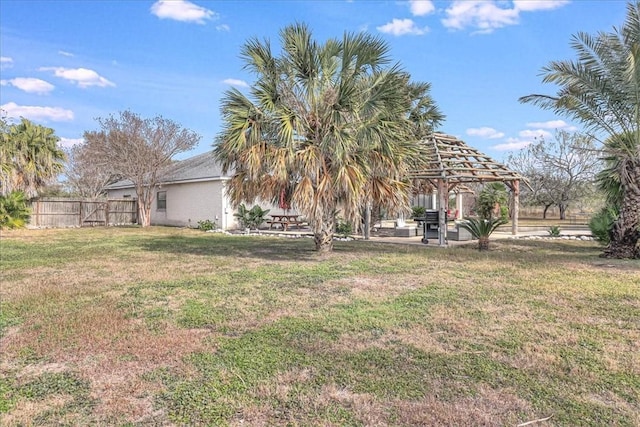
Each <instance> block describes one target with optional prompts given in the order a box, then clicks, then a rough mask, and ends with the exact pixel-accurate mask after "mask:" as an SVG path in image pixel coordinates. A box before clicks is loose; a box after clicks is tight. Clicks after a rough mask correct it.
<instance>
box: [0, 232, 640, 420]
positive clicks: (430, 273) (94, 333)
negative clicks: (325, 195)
mask: <svg viewBox="0 0 640 427" xmlns="http://www.w3.org/2000/svg"><path fill="white" fill-rule="evenodd" d="M2 245H3V257H2V259H0V267H2V269H1V270H0V275H1V276H0V279H1V280H2V281H3V286H2V287H1V288H0V331H2V332H0V334H1V335H0V346H1V347H2V354H0V417H2V418H1V419H0V422H2V423H4V424H7V421H8V422H9V424H8V425H19V424H21V423H23V424H28V421H27V420H28V419H35V420H37V422H38V423H40V424H57V423H67V424H80V425H88V424H98V425H99V424H102V425H107V424H109V425H114V424H116V425H117V424H123V423H127V422H129V423H140V424H145V423H146V424H160V425H162V424H178V425H189V424H191V425H196V424H201V425H225V424H231V425H241V424H242V425H284V424H290V425H327V426H329V425H335V426H339V425H402V426H410V425H416V426H417V425H421V426H422V425H516V424H518V423H520V422H524V421H528V420H532V419H536V418H541V417H544V416H548V415H553V418H552V421H553V423H555V424H558V425H570V424H572V423H573V422H574V421H575V420H580V422H583V423H584V424H588V425H620V426H625V425H637V424H638V416H637V414H638V413H640V407H639V406H638V405H639V404H638V402H637V399H634V397H636V396H637V395H638V394H640V371H639V369H640V368H638V366H640V359H639V357H640V356H639V355H640V325H638V323H637V313H638V312H640V288H639V287H638V279H637V277H640V276H639V275H640V266H639V265H637V263H636V264H632V263H627V262H618V261H615V260H612V261H609V260H608V261H607V263H606V265H604V264H603V261H602V260H601V259H599V258H598V257H597V255H598V253H599V248H598V247H597V246H595V245H594V244H592V243H590V242H571V241H567V242H555V241H549V242H544V241H500V242H495V245H494V246H493V249H492V250H491V251H489V252H488V253H479V252H478V251H476V250H475V249H473V247H456V248H451V249H446V250H442V249H433V248H429V247H424V246H403V245H387V244H385V245H381V244H374V243H367V242H348V243H346V242H337V243H336V251H335V252H334V253H331V254H326V255H323V256H318V255H316V254H315V253H313V252H312V250H311V248H312V246H313V244H312V242H311V241H310V240H307V239H298V240H295V239H277V238H267V237H257V238H254V237H227V236H221V235H213V234H206V233H199V232H197V231H193V230H180V229H169V228H166V229H165V228H150V229H145V230H140V229H135V228H128V229H91V230H88V229H87V230H84V229H83V230H33V231H20V232H15V233H13V232H11V233H7V234H3V236H2ZM609 264H611V265H614V266H616V267H619V268H613V267H609ZM5 283H6V286H5ZM82 401H86V402H88V403H87V404H81V403H80V402H82Z"/></svg>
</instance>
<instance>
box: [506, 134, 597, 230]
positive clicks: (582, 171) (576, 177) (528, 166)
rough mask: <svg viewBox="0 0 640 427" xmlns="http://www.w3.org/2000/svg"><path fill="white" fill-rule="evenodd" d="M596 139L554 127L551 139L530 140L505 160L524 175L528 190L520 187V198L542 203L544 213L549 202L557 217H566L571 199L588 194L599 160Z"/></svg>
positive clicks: (573, 201)
mask: <svg viewBox="0 0 640 427" xmlns="http://www.w3.org/2000/svg"><path fill="white" fill-rule="evenodd" d="M596 153H597V152H596V148H595V142H594V140H593V138H591V137H590V136H587V135H584V134H581V133H569V132H566V131H557V132H556V135H555V140H554V141H545V140H544V139H542V140H540V142H538V143H535V144H532V145H530V146H528V147H527V148H525V149H523V150H521V151H520V152H518V153H517V154H511V155H510V156H509V157H508V159H507V163H508V164H509V166H510V167H511V168H512V169H514V170H516V171H518V172H519V173H520V174H521V175H523V176H525V177H527V179H528V180H529V183H530V185H531V190H530V191H526V190H525V191H523V194H522V198H523V202H524V203H527V204H529V205H534V206H543V207H544V212H543V217H544V218H546V216H547V210H548V209H549V208H550V207H551V206H558V209H559V210H560V219H565V216H566V212H567V208H568V207H569V206H570V204H572V203H576V202H578V201H580V200H581V199H583V198H585V197H588V196H591V195H592V194H593V188H594V185H593V183H594V176H595V173H596V172H597V171H598V167H599V164H600V161H599V158H598V155H597V154H596Z"/></svg>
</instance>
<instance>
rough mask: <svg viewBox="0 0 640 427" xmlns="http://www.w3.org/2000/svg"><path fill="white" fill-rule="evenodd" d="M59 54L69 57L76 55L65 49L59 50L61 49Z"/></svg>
mask: <svg viewBox="0 0 640 427" xmlns="http://www.w3.org/2000/svg"><path fill="white" fill-rule="evenodd" d="M58 55H62V56H68V57H70V58H71V57H73V56H75V55H74V54H73V53H70V52H65V51H64V50H59V51H58Z"/></svg>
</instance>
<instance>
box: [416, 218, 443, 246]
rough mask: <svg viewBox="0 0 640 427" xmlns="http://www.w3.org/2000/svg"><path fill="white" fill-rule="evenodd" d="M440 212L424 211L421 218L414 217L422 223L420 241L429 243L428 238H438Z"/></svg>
mask: <svg viewBox="0 0 640 427" xmlns="http://www.w3.org/2000/svg"><path fill="white" fill-rule="evenodd" d="M439 219H440V213H439V212H438V211H426V212H425V213H424V216H423V217H422V218H415V220H416V221H418V222H421V223H422V243H429V238H432V239H437V238H438V229H439V224H440V221H439Z"/></svg>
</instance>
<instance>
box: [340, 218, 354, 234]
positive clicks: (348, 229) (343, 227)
mask: <svg viewBox="0 0 640 427" xmlns="http://www.w3.org/2000/svg"><path fill="white" fill-rule="evenodd" d="M336 233H338V234H340V235H342V236H348V235H350V234H351V233H353V226H352V225H351V223H350V222H346V221H340V220H338V222H337V223H336Z"/></svg>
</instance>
